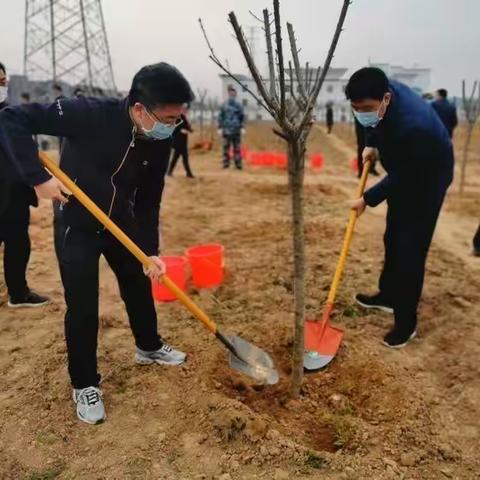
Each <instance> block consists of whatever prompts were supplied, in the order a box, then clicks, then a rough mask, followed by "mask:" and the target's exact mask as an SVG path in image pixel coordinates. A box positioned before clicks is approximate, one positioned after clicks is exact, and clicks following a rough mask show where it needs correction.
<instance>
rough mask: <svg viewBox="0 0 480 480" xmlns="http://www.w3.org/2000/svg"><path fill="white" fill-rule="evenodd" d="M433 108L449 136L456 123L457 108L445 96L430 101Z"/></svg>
mask: <svg viewBox="0 0 480 480" xmlns="http://www.w3.org/2000/svg"><path fill="white" fill-rule="evenodd" d="M432 107H433V109H434V110H435V111H436V112H437V115H438V116H439V117H440V120H441V121H442V123H443V124H444V125H445V128H446V129H447V132H448V134H449V135H450V138H451V137H452V134H453V129H454V128H455V127H456V126H457V124H458V119H457V109H456V108H455V106H454V105H452V104H451V103H450V102H449V101H448V100H447V99H446V98H439V99H438V100H435V101H434V102H432Z"/></svg>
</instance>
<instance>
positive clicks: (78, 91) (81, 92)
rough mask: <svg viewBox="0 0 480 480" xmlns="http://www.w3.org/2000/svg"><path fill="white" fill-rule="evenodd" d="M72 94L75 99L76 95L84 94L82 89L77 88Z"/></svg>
mask: <svg viewBox="0 0 480 480" xmlns="http://www.w3.org/2000/svg"><path fill="white" fill-rule="evenodd" d="M73 94H74V95H75V96H76V97H77V96H78V95H83V94H84V91H83V88H81V87H77V88H76V89H75V90H74V91H73Z"/></svg>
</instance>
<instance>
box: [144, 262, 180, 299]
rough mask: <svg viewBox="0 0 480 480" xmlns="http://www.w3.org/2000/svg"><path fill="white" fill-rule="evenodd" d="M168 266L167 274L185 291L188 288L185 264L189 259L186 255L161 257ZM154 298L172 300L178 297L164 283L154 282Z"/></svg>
mask: <svg viewBox="0 0 480 480" xmlns="http://www.w3.org/2000/svg"><path fill="white" fill-rule="evenodd" d="M160 259H161V260H162V261H163V262H164V263H165V266H166V267H167V272H166V273H167V275H168V276H169V277H170V279H171V280H172V281H173V282H175V284H176V285H177V287H179V288H181V289H182V290H183V291H184V292H185V291H186V290H187V277H186V274H185V266H186V265H187V259H186V258H185V257H160ZM152 293H153V298H154V299H155V300H156V301H157V302H172V301H173V300H176V299H177V297H176V296H175V295H174V294H173V293H172V292H171V291H170V290H169V289H168V288H167V287H166V286H165V285H164V284H163V283H162V282H152Z"/></svg>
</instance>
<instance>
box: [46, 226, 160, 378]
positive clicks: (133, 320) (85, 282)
mask: <svg viewBox="0 0 480 480" xmlns="http://www.w3.org/2000/svg"><path fill="white" fill-rule="evenodd" d="M55 250H56V252H57V257H58V261H59V265H60V274H61V277H62V283H63V287H64V291H65V302H66V304H67V312H66V314H65V337H66V341H67V350H68V371H69V373H70V378H71V381H72V385H73V386H74V388H85V387H88V386H97V385H98V383H99V381H100V375H99V374H98V372H97V334H98V293H99V292H98V288H99V285H98V274H99V271H98V263H99V259H100V255H103V256H104V257H105V259H106V260H107V262H108V264H109V265H110V267H111V269H112V270H113V272H114V273H115V276H116V277H117V281H118V285H119V288H120V295H121V297H122V299H123V301H124V303H125V306H126V308H127V313H128V318H129V321H130V328H131V329H132V332H133V336H134V337H135V344H136V345H137V347H139V348H141V349H142V350H147V351H153V350H157V349H159V348H160V347H161V345H162V342H161V340H160V337H159V336H158V333H157V316H156V312H155V307H154V303H153V298H152V293H151V285H150V280H149V279H148V278H147V277H145V275H144V274H143V271H142V266H141V265H140V263H139V262H138V260H137V259H136V258H134V257H133V255H132V254H131V253H130V252H129V251H128V250H126V248H125V247H124V246H123V245H121V244H120V243H119V242H118V240H116V239H115V238H114V237H112V235H111V234H110V233H108V232H106V231H103V230H102V231H100V232H98V233H97V232H87V231H81V230H75V229H73V228H67V227H66V226H65V225H64V224H63V222H62V219H61V218H57V219H56V220H55Z"/></svg>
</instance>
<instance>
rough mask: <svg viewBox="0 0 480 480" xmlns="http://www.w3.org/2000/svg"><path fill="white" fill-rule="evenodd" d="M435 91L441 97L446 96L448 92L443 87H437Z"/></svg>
mask: <svg viewBox="0 0 480 480" xmlns="http://www.w3.org/2000/svg"><path fill="white" fill-rule="evenodd" d="M437 93H438V94H439V95H440V96H441V97H442V98H447V96H448V92H447V90H445V89H444V88H439V89H438V90H437Z"/></svg>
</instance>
